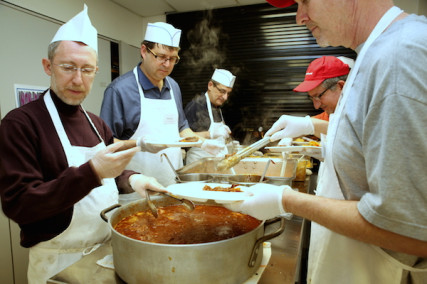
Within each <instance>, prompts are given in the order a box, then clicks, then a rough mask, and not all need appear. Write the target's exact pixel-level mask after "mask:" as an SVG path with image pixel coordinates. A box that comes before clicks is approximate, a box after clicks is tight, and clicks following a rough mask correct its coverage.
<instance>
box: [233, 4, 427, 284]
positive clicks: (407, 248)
mask: <svg viewBox="0 0 427 284" xmlns="http://www.w3.org/2000/svg"><path fill="white" fill-rule="evenodd" d="M268 2H270V3H271V4H273V5H275V6H278V7H287V6H289V5H292V4H294V1H289V0H268ZM296 2H297V3H298V12H297V16H296V18H297V23H298V24H301V25H306V26H307V28H309V29H310V31H312V33H313V35H314V36H315V37H316V40H317V43H318V44H319V45H321V46H327V45H333V46H338V45H342V46H345V47H349V48H352V49H354V50H356V51H357V53H358V57H357V60H356V62H355V66H354V67H353V69H352V71H351V72H350V75H349V78H348V80H347V81H346V84H345V87H344V90H343V93H342V97H341V98H340V100H339V103H338V106H337V108H336V110H335V113H334V114H333V115H332V117H331V119H330V125H329V127H328V135H327V139H326V141H325V140H324V141H323V142H324V143H325V145H326V149H325V162H324V167H323V169H322V171H321V173H320V176H319V185H318V188H317V195H318V196H313V195H310V194H303V193H298V192H295V191H292V190H286V189H281V194H270V195H268V196H272V198H258V199H254V198H249V199H248V200H246V201H244V202H243V203H242V204H240V208H241V210H242V211H243V212H245V211H246V212H252V213H253V212H255V213H253V215H254V216H255V217H256V216H257V215H259V216H263V218H269V217H273V216H274V215H279V214H282V213H283V211H285V212H290V213H293V214H295V215H298V216H302V217H303V218H307V219H310V220H312V221H313V222H312V231H311V239H310V248H309V260H308V262H309V263H308V266H309V267H308V276H307V282H308V283H355V284H356V283H384V284H386V283H387V284H388V283H396V284H397V283H426V280H427V234H426V232H427V215H426V214H425V208H427V191H426V190H425V185H426V184H427V176H426V175H425V174H424V172H422V171H419V168H423V165H424V163H425V160H424V157H425V155H427V144H426V143H425V138H426V137H425V129H427V121H426V119H425V118H426V116H425V110H426V106H427V97H426V96H425V94H426V93H427V81H426V80H425V76H424V75H422V74H425V66H426V65H427V55H426V54H427V46H426V44H425V39H426V38H427V19H426V18H425V17H422V16H417V15H407V14H406V13H403V11H402V10H400V9H399V8H397V7H393V3H392V1H389V0H378V1H370V0H353V1H340V0H328V1H314V0H312V1H300V0H298V1H296ZM412 56H413V57H412ZM414 59H415V60H414ZM408 82H410V84H409V86H408ZM395 131H396V132H398V133H399V134H402V135H403V136H399V134H397V133H396V135H394V136H393V134H394V132H395ZM392 136H393V137H394V138H393V139H392V138H391V137H392ZM407 137H411V138H412V139H414V141H417V142H414V143H413V144H412V145H411V146H409V148H407V149H405V150H404V149H403V148H402V147H403V145H404V143H402V142H403V141H405V140H404V139H407ZM396 171H397V172H398V174H396ZM260 190H262V189H260ZM266 190H268V189H266ZM254 196H256V194H255V195H254ZM277 201H281V202H279V203H277ZM266 205H269V206H266ZM247 207H249V208H247ZM262 208H268V209H269V213H270V214H269V216H264V215H263V214H261V213H260V214H258V213H257V212H256V211H257V209H259V210H262ZM273 211H274V212H273Z"/></svg>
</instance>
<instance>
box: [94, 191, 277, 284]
mask: <svg viewBox="0 0 427 284" xmlns="http://www.w3.org/2000/svg"><path fill="white" fill-rule="evenodd" d="M153 201H154V202H155V203H156V206H165V205H171V204H176V203H175V202H173V201H171V200H170V199H169V198H159V199H157V200H156V199H154V200H153ZM198 204H206V203H198ZM116 208H118V209H116ZM147 208H148V206H147V204H146V202H145V201H144V200H138V201H134V202H131V203H129V204H127V205H124V206H122V205H119V204H117V205H114V206H112V207H109V208H107V209H105V210H103V211H102V212H101V217H102V218H103V219H104V220H105V221H106V222H108V223H109V226H110V228H111V230H112V237H111V244H112V248H113V258H114V267H115V271H116V273H117V274H118V275H119V277H120V278H122V279H123V280H124V281H126V282H127V283H128V284H134V283H138V284H144V283H150V284H151V283H152V284H154V283H155V284H161V283H165V284H166V283H167V284H173V283H177V284H181V283H186V284H193V283H194V284H196V283H197V284H210V283H212V284H218V283H221V284H241V283H243V282H244V281H245V280H247V279H248V278H249V277H251V276H252V275H253V274H254V273H255V272H256V271H257V269H258V268H259V266H260V263H261V260H262V252H263V250H262V243H263V242H264V241H267V240H269V239H272V238H274V237H276V236H278V235H280V234H281V233H282V232H283V230H284V228H285V220H284V219H283V218H276V219H271V220H267V221H265V222H262V223H261V224H260V225H259V226H258V227H257V228H255V229H254V230H252V231H251V232H248V233H246V234H244V235H241V236H238V237H234V238H231V239H227V240H223V241H219V242H211V243H203V244H188V245H169V244H157V243H149V242H143V241H139V240H135V239H131V238H128V237H126V236H124V235H122V234H120V233H118V232H117V231H116V230H115V229H114V226H115V225H116V224H117V223H118V222H119V221H120V220H121V219H122V218H124V217H126V216H129V215H131V214H133V213H136V212H138V211H142V210H146V209H147ZM114 209H116V210H115V211H114V212H113V213H112V215H111V217H109V218H108V217H107V215H106V213H108V212H110V211H112V210H114ZM278 221H280V222H281V226H280V228H279V229H277V230H276V231H274V232H273V233H270V234H268V235H264V232H265V229H266V228H267V227H268V226H269V225H270V224H273V223H276V222H278Z"/></svg>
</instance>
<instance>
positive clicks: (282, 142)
mask: <svg viewBox="0 0 427 284" xmlns="http://www.w3.org/2000/svg"><path fill="white" fill-rule="evenodd" d="M292 140H293V139H292V138H290V137H285V138H282V140H280V141H279V143H278V144H277V145H278V146H291V145H292Z"/></svg>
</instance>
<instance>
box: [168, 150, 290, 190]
mask: <svg viewBox="0 0 427 284" xmlns="http://www.w3.org/2000/svg"><path fill="white" fill-rule="evenodd" d="M221 160H222V158H212V157H206V158H202V159H200V160H198V161H196V162H193V163H191V164H188V165H186V166H184V167H182V168H180V169H178V170H177V171H176V172H177V174H178V175H180V174H188V173H203V174H209V175H211V176H212V177H213V182H226V181H228V179H229V178H230V177H232V176H234V175H259V176H261V175H262V174H263V172H264V170H265V167H266V165H267V163H269V161H270V160H271V162H270V165H269V166H268V169H267V172H266V174H265V177H266V179H267V183H273V184H277V185H290V184H291V183H292V180H293V179H294V178H295V174H296V167H297V159H294V158H289V159H287V160H286V165H285V166H284V167H282V165H283V159H282V158H272V157H248V158H244V159H242V160H241V161H240V162H239V163H238V164H237V165H235V166H234V167H233V168H231V169H228V170H225V171H221V172H219V171H218V170H217V169H216V167H217V164H218V163H219V162H220V161H221Z"/></svg>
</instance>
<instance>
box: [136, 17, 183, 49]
mask: <svg viewBox="0 0 427 284" xmlns="http://www.w3.org/2000/svg"><path fill="white" fill-rule="evenodd" d="M180 38H181V30H179V29H175V28H174V26H172V25H170V24H167V23H162V22H157V23H148V25H147V31H146V32H145V38H144V39H145V40H147V41H151V42H156V43H160V44H164V45H167V46H172V47H179V40H180Z"/></svg>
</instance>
